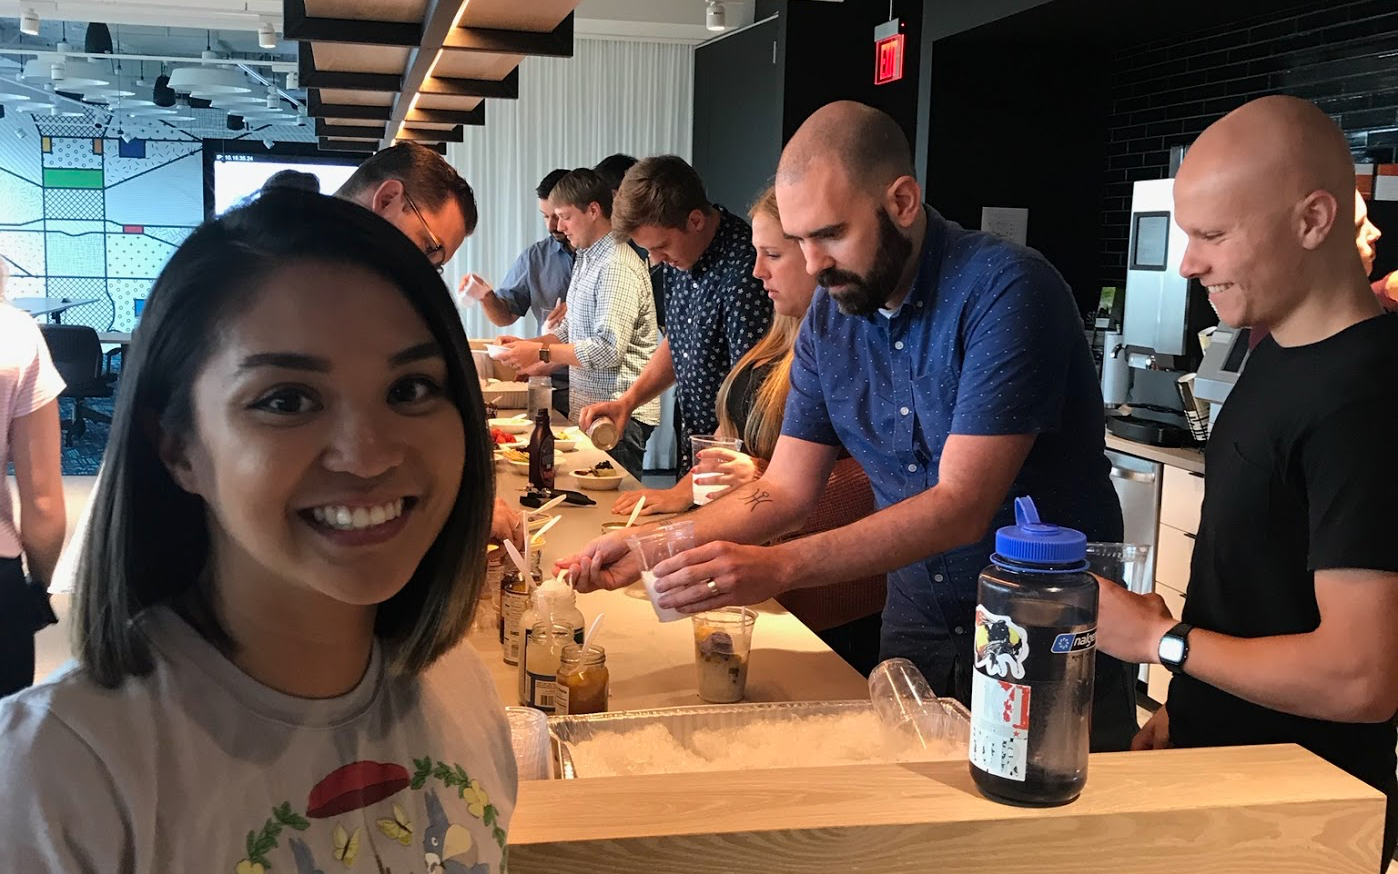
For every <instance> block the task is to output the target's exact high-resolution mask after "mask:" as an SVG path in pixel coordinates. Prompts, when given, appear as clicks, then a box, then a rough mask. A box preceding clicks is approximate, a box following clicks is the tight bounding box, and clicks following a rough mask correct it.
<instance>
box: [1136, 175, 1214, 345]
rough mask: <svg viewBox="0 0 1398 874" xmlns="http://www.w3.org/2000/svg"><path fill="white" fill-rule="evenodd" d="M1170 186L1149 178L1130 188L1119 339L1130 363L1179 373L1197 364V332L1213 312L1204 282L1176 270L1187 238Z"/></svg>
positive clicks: (1169, 182)
mask: <svg viewBox="0 0 1398 874" xmlns="http://www.w3.org/2000/svg"><path fill="white" fill-rule="evenodd" d="M1174 186H1175V180H1173V179H1150V180H1144V181H1141V182H1137V183H1135V185H1134V187H1133V190H1132V194H1131V236H1130V242H1129V243H1128V245H1127V252H1126V254H1127V263H1126V268H1127V270H1126V309H1125V314H1124V316H1123V320H1122V339H1123V341H1124V342H1125V343H1126V346H1127V350H1128V352H1129V357H1128V362H1129V363H1130V364H1131V366H1132V367H1137V368H1141V369H1147V370H1170V371H1176V372H1180V373H1184V372H1188V371H1192V370H1194V369H1195V368H1197V367H1198V365H1199V361H1200V359H1201V358H1202V353H1201V350H1200V348H1199V331H1201V330H1203V329H1204V328H1207V327H1208V326H1210V325H1213V324H1216V323H1217V322H1218V315H1217V314H1216V313H1215V312H1214V311H1213V307H1212V306H1210V305H1209V295H1208V292H1207V291H1206V290H1205V289H1204V287H1203V286H1202V285H1200V283H1199V282H1198V281H1197V280H1193V279H1186V278H1185V277H1183V276H1181V275H1180V264H1181V262H1182V261H1183V259H1184V250H1185V245H1186V244H1187V243H1188V237H1187V236H1186V235H1185V232H1184V231H1183V230H1181V229H1180V227H1179V226H1178V225H1177V224H1175V215H1174V210H1175V205H1174Z"/></svg>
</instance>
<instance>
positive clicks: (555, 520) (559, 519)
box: [529, 516, 563, 540]
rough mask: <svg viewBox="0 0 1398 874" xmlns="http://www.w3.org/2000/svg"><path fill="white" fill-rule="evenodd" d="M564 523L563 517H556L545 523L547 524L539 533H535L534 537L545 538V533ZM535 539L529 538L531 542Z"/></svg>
mask: <svg viewBox="0 0 1398 874" xmlns="http://www.w3.org/2000/svg"><path fill="white" fill-rule="evenodd" d="M562 521H563V517H562V516H554V517H553V518H552V519H550V520H548V521H547V522H545V523H544V524H543V525H542V526H541V527H540V528H539V530H538V531H535V532H534V537H543V536H544V533H545V532H547V531H548V530H549V529H550V528H552V527H553V526H555V525H557V524H558V523H559V522H562ZM534 537H531V538H529V539H530V540H533V539H534Z"/></svg>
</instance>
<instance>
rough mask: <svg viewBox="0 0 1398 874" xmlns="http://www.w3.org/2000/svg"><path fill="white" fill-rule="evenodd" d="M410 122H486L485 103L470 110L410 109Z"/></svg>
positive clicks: (471, 123)
mask: <svg viewBox="0 0 1398 874" xmlns="http://www.w3.org/2000/svg"><path fill="white" fill-rule="evenodd" d="M407 122H408V124H413V123H415V122H420V123H422V124H469V125H482V124H485V104H484V103H482V104H480V105H479V106H477V107H476V108H475V109H472V110H470V111H469V112H462V111H460V110H457V109H413V110H409V111H408V117H407Z"/></svg>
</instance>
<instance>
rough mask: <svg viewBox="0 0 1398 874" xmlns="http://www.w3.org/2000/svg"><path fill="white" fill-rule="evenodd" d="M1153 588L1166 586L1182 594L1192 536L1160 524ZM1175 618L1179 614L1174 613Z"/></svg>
mask: <svg viewBox="0 0 1398 874" xmlns="http://www.w3.org/2000/svg"><path fill="white" fill-rule="evenodd" d="M1155 542H1156V549H1157V550H1158V551H1157V552H1156V554H1155V588H1156V589H1157V590H1159V589H1160V587H1161V586H1168V587H1169V588H1171V589H1174V590H1175V591H1177V592H1183V591H1185V589H1186V588H1188V586H1189V562H1190V559H1191V558H1193V556H1194V536H1193V535H1192V534H1186V533H1185V532H1183V531H1181V530H1179V529H1178V528H1172V527H1171V526H1169V525H1166V524H1165V523H1164V522H1161V523H1160V532H1159V533H1158V534H1157V535H1156V536H1155ZM1175 615H1176V616H1179V615H1180V614H1178V613H1176V614H1175Z"/></svg>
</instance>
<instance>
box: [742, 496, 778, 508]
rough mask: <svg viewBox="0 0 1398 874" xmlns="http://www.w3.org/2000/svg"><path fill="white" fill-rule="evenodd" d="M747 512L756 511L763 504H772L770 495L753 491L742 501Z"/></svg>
mask: <svg viewBox="0 0 1398 874" xmlns="http://www.w3.org/2000/svg"><path fill="white" fill-rule="evenodd" d="M744 500H745V501H746V503H747V505H748V509H749V510H756V509H757V508H758V507H760V506H762V505H763V504H770V503H772V493H771V492H768V491H755V492H753V493H752V494H751V495H748V496H747V498H745V499H744Z"/></svg>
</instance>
